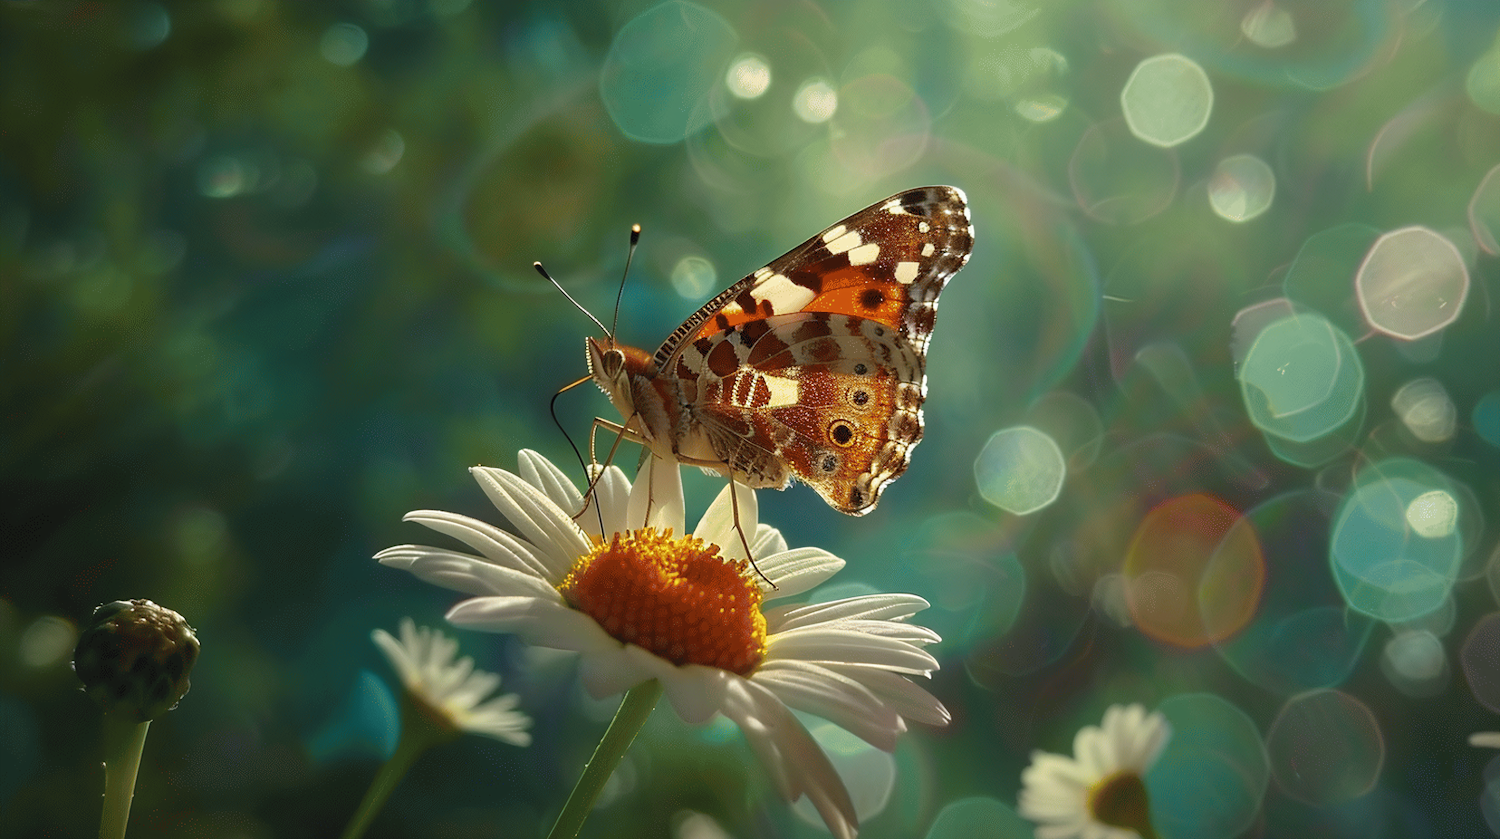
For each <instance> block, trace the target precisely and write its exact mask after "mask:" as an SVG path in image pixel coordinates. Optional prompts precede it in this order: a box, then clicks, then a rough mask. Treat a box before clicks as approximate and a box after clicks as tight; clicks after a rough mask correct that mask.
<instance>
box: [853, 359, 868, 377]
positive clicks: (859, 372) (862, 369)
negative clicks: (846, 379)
mask: <svg viewBox="0 0 1500 839" xmlns="http://www.w3.org/2000/svg"><path fill="white" fill-rule="evenodd" d="M869 372H870V365H868V364H866V363H864V362H863V361H861V362H859V363H858V364H856V365H854V375H856V376H864V375H866V374H868V373H869Z"/></svg>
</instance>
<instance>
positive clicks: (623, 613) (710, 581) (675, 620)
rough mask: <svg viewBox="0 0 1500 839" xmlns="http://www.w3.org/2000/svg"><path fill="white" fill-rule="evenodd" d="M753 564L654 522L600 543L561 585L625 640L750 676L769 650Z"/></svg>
mask: <svg viewBox="0 0 1500 839" xmlns="http://www.w3.org/2000/svg"><path fill="white" fill-rule="evenodd" d="M749 567H750V566H749V563H747V562H746V561H745V560H743V559H738V560H727V559H725V558H724V557H722V556H720V555H719V548H718V546H717V545H711V544H708V543H706V542H704V541H703V540H702V539H698V538H695V537H681V538H677V539H674V538H672V531H671V529H670V528H669V529H667V530H666V531H658V530H656V529H655V528H649V527H648V528H645V529H642V530H636V531H634V532H631V533H617V534H615V535H614V537H613V538H612V539H611V540H610V541H609V542H607V543H601V544H597V545H595V546H594V548H593V549H592V550H590V551H589V552H588V553H587V554H585V555H583V556H581V557H579V558H578V560H577V561H576V562H575V563H573V568H572V570H570V571H569V572H568V575H567V576H566V577H564V578H563V581H562V583H561V584H559V585H558V587H557V590H558V592H560V593H561V594H562V596H563V598H564V599H566V600H567V601H568V604H569V605H571V606H572V607H573V608H575V609H577V610H578V611H580V612H583V613H584V614H586V615H588V616H589V617H592V618H593V619H594V620H595V621H596V622H598V624H599V625H600V626H601V627H603V628H604V631H605V632H608V633H609V634H610V636H611V637H613V638H615V639H617V640H619V641H621V642H624V643H627V644H635V645H636V646H638V647H642V648H644V649H646V650H648V651H649V652H651V653H654V654H655V655H657V656H659V657H661V658H664V659H666V660H667V661H670V662H672V663H673V664H701V665H704V666H705V667H717V668H719V669H721V670H728V671H730V672H731V673H738V674H739V675H741V676H748V675H750V674H751V673H753V672H755V668H756V667H758V666H760V662H761V661H762V660H763V659H764V658H765V654H766V618H765V615H763V614H762V613H761V611H760V605H761V591H760V588H759V586H757V585H755V583H754V582H753V581H752V579H751V577H750V576H749V575H748V573H747V572H748V571H749Z"/></svg>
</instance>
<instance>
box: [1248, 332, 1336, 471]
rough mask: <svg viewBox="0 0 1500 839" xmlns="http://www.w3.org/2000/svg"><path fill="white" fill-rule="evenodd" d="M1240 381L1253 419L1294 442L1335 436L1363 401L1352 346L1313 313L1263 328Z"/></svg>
mask: <svg viewBox="0 0 1500 839" xmlns="http://www.w3.org/2000/svg"><path fill="white" fill-rule="evenodd" d="M1239 379H1240V391H1241V394H1242V395H1243V397H1244V400H1245V408H1246V410H1247V411H1248V412H1249V415H1250V421H1251V422H1253V423H1255V425H1256V427H1257V428H1260V429H1261V430H1262V431H1264V432H1266V433H1267V434H1273V435H1275V436H1277V437H1283V438H1285V439H1288V440H1291V441H1293V442H1308V441H1311V440H1315V439H1317V438H1319V437H1322V436H1325V435H1328V434H1330V433H1332V432H1334V431H1335V430H1337V429H1338V428H1339V427H1340V426H1342V425H1343V424H1344V423H1345V422H1347V421H1348V420H1349V419H1350V418H1351V417H1353V416H1354V415H1355V414H1356V412H1357V411H1358V410H1359V409H1360V407H1361V406H1362V405H1363V403H1364V366H1363V364H1361V362H1360V359H1359V354H1358V353H1357V352H1355V349H1354V344H1353V342H1352V341H1350V340H1349V336H1347V335H1345V334H1344V333H1343V331H1342V330H1340V329H1338V328H1337V327H1335V326H1334V325H1333V324H1332V323H1329V322H1328V319H1327V318H1325V317H1323V316H1322V315H1318V314H1313V313H1310V312H1309V313H1301V314H1296V315H1292V316H1290V317H1284V318H1281V319H1279V320H1277V321H1275V322H1273V323H1271V324H1270V325H1269V326H1267V327H1265V328H1264V329H1262V330H1261V331H1260V333H1259V334H1258V335H1257V336H1256V338H1255V342H1254V343H1253V344H1251V346H1250V349H1249V351H1248V352H1246V353H1245V360H1244V362H1243V363H1242V364H1241V365H1240V370H1239Z"/></svg>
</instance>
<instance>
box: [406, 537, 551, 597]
mask: <svg viewBox="0 0 1500 839" xmlns="http://www.w3.org/2000/svg"><path fill="white" fill-rule="evenodd" d="M380 561H381V562H383V563H386V564H389V565H395V566H397V567H404V568H405V569H406V570H407V571H410V572H411V573H412V574H413V575H415V576H416V578H417V579H419V580H422V581H423V582H428V583H432V584H434V585H439V586H442V587H443V588H449V589H453V590H454V591H459V592H463V593H464V594H481V595H488V594H500V595H512V596H515V595H526V596H532V597H540V596H545V595H546V594H547V592H549V591H550V592H553V593H555V592H556V590H555V589H553V588H552V587H551V586H550V585H548V584H547V581H546V580H542V579H539V578H538V577H536V576H535V575H534V574H531V573H529V572H527V571H519V570H516V569H514V568H504V567H501V566H499V565H492V564H490V563H488V562H485V561H484V560H482V559H480V558H479V557H475V556H469V555H467V554H461V553H455V552H452V551H440V550H434V549H429V550H426V551H409V552H403V553H400V554H396V555H393V556H390V557H382V558H381V560H380Z"/></svg>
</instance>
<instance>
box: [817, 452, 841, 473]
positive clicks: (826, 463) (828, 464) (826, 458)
mask: <svg viewBox="0 0 1500 839" xmlns="http://www.w3.org/2000/svg"><path fill="white" fill-rule="evenodd" d="M818 465H819V466H821V467H823V471H824V472H837V471H838V468H839V459H838V456H837V455H832V454H825V455H823V459H822V460H821V461H819V462H818Z"/></svg>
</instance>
